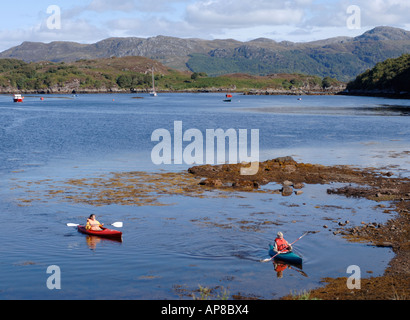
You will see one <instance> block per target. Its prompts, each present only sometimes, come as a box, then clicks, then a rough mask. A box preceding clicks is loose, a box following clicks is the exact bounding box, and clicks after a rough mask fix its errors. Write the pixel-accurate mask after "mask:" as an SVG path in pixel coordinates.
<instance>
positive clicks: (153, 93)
mask: <svg viewBox="0 0 410 320" xmlns="http://www.w3.org/2000/svg"><path fill="white" fill-rule="evenodd" d="M151 72H152V91H151V92H150V95H151V97H156V96H157V92H156V91H155V79H154V68H152V69H151Z"/></svg>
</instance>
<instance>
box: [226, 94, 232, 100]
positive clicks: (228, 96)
mask: <svg viewBox="0 0 410 320" xmlns="http://www.w3.org/2000/svg"><path fill="white" fill-rule="evenodd" d="M225 98H226V99H224V102H231V101H232V95H231V94H230V93H227V94H226V96H225Z"/></svg>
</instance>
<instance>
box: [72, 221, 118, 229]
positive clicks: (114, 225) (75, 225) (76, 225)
mask: <svg viewBox="0 0 410 320" xmlns="http://www.w3.org/2000/svg"><path fill="white" fill-rule="evenodd" d="M111 225H112V226H113V227H116V228H122V227H123V225H124V224H123V223H122V222H114V223H111ZM78 226H79V224H75V223H67V227H78Z"/></svg>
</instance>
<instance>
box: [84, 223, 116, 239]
mask: <svg viewBox="0 0 410 320" xmlns="http://www.w3.org/2000/svg"><path fill="white" fill-rule="evenodd" d="M77 229H78V231H79V232H81V233H84V234H88V235H91V236H98V237H103V238H109V239H115V240H118V241H122V232H121V231H118V230H112V229H108V228H102V230H101V231H96V230H87V229H86V228H85V226H78V227H77Z"/></svg>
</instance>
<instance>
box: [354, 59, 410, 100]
mask: <svg viewBox="0 0 410 320" xmlns="http://www.w3.org/2000/svg"><path fill="white" fill-rule="evenodd" d="M347 90H348V92H349V93H350V94H354V93H357V94H380V95H391V94H393V95H401V96H403V97H404V96H407V97H409V96H410V54H403V55H402V56H400V57H399V58H395V59H387V60H385V61H383V62H379V63H378V64H376V65H375V66H374V67H373V68H372V69H370V70H367V71H365V72H364V73H362V74H360V75H359V76H357V77H356V79H355V80H354V81H351V82H349V83H348V85H347Z"/></svg>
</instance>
